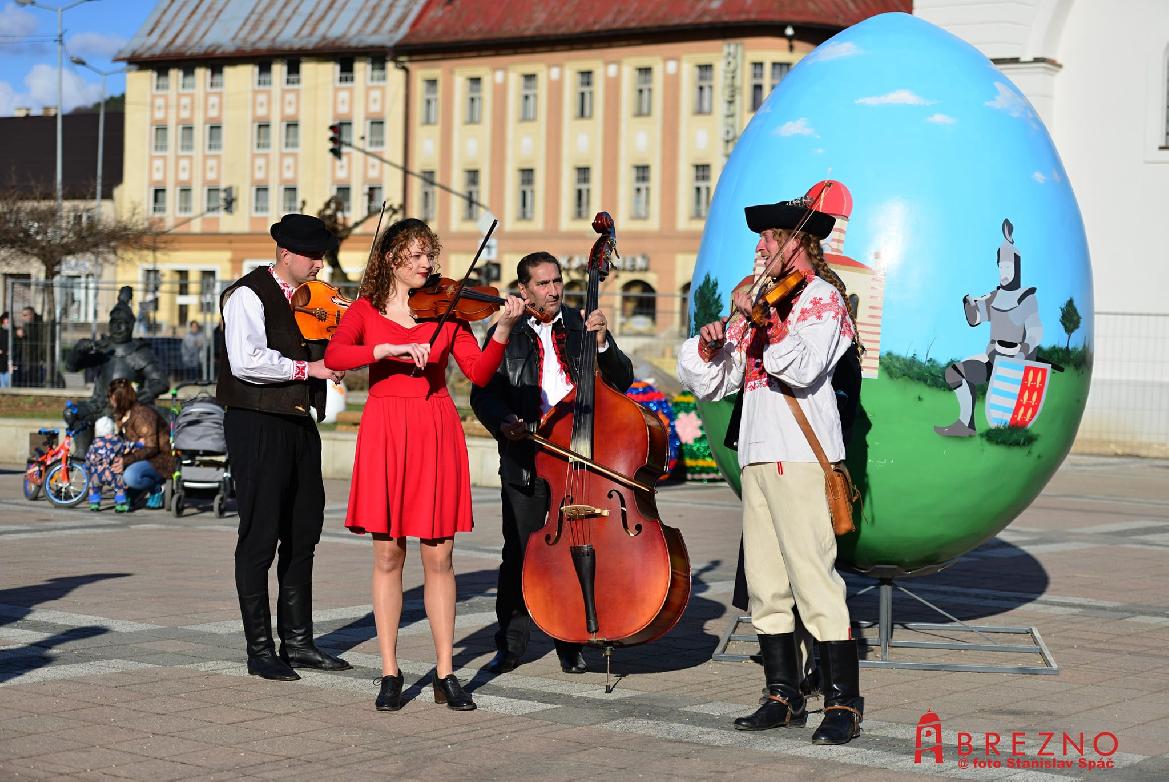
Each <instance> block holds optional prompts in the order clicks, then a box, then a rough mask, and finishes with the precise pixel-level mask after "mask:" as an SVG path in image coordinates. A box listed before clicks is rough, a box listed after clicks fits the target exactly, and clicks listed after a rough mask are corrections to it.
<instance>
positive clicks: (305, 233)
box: [268, 214, 338, 255]
mask: <svg viewBox="0 0 1169 782" xmlns="http://www.w3.org/2000/svg"><path fill="white" fill-rule="evenodd" d="M268 233H270V234H272V238H273V239H275V240H276V244H277V246H279V247H283V248H284V249H285V250H291V251H292V252H294V253H297V254H298V255H324V254H325V253H327V252H329V251H330V250H335V249H337V245H338V242H337V237H336V236H334V235H333V232H332V231H330V230H329V229H328V228H327V227H326V226H325V223H324V221H323V220H321V219H320V218H319V217H313V216H312V215H302V214H286V215H284V217H281V218H280V222H278V223H273V224H272V228H271V229H269V231H268Z"/></svg>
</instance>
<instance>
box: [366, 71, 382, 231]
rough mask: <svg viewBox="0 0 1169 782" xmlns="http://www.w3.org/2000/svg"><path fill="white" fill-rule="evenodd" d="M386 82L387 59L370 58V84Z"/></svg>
mask: <svg viewBox="0 0 1169 782" xmlns="http://www.w3.org/2000/svg"><path fill="white" fill-rule="evenodd" d="M385 82H386V58H385V57H370V58H369V83H370V84H385ZM379 203H380V202H379ZM379 208H380V207H379Z"/></svg>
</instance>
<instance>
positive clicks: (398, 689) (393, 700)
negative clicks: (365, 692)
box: [373, 671, 404, 711]
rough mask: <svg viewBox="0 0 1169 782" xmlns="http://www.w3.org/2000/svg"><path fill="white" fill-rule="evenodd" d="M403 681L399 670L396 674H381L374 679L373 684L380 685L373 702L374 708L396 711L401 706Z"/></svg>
mask: <svg viewBox="0 0 1169 782" xmlns="http://www.w3.org/2000/svg"><path fill="white" fill-rule="evenodd" d="M403 681H404V678H403V676H402V672H401V671H398V675H397V676H382V677H379V678H377V679H374V683H375V684H380V685H381V689H380V690H378V694H377V699H376V700H375V701H374V702H373V706H374V708H375V709H377V710H378V711H397V710H398V709H400V708H402V683H403Z"/></svg>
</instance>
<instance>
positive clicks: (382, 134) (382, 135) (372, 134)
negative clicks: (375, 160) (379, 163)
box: [365, 119, 386, 149]
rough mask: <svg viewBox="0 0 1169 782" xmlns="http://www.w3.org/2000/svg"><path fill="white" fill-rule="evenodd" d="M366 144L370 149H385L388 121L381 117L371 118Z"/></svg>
mask: <svg viewBox="0 0 1169 782" xmlns="http://www.w3.org/2000/svg"><path fill="white" fill-rule="evenodd" d="M365 145H366V146H367V147H369V148H370V149H383V148H385V146H386V122H385V120H381V119H371V120H370V121H369V127H368V128H367V130H366V133H365Z"/></svg>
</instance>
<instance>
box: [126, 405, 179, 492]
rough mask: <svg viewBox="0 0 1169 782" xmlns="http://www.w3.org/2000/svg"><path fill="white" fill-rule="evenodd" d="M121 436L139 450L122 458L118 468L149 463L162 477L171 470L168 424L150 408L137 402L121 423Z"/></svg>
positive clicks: (173, 460) (172, 457) (171, 471)
mask: <svg viewBox="0 0 1169 782" xmlns="http://www.w3.org/2000/svg"><path fill="white" fill-rule="evenodd" d="M122 436H123V437H125V438H126V439H127V440H129V441H131V442H141V443H142V447H141V448H139V449H138V450H136V451H130V452H129V453H127V454H125V455H124V456H122V466H123V467H129V466H130V465H131V464H133V463H134V462H141V461H149V462H150V464H151V466H153V467H154V469H155V470H157V471H158V474H159V475H161V476H162V477H163V478H169V477H170V475H171V473H173V472H174V471H175V459H174V452H173V451H172V450H171V445H170V424H169V423H168V422H167V420H166V419H165V418H163V417H162V413H160V412H158V410H156V409H155V408H153V407H150V406H148V405H144V404H142V403H141V402H137V403H135V404H134V406H133V407H131V408H130V411H129V412H128V413H127V414H126V419H125V420H124V421H123V422H122Z"/></svg>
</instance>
